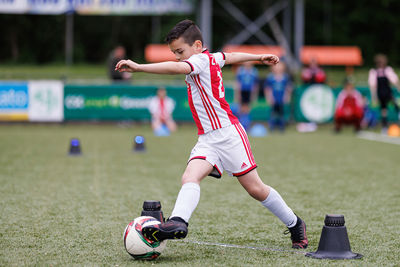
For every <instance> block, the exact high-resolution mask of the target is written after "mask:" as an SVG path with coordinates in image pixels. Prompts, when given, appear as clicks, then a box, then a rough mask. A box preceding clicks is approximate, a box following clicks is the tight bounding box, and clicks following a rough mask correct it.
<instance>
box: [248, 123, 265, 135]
mask: <svg viewBox="0 0 400 267" xmlns="http://www.w3.org/2000/svg"><path fill="white" fill-rule="evenodd" d="M249 134H250V136H253V137H263V136H266V135H267V134H268V130H267V127H265V126H264V125H263V124H261V123H257V124H254V125H253V126H252V127H251V128H250V131H249Z"/></svg>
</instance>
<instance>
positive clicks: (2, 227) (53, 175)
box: [0, 124, 400, 266]
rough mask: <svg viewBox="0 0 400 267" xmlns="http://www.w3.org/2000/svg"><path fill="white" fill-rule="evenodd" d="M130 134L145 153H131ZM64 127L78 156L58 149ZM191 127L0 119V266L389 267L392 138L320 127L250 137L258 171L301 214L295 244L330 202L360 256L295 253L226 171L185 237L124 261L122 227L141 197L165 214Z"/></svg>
mask: <svg viewBox="0 0 400 267" xmlns="http://www.w3.org/2000/svg"><path fill="white" fill-rule="evenodd" d="M138 134H143V135H144V136H145V137H146V138H147V139H146V141H147V152H146V153H133V152H132V141H133V138H134V136H135V135H138ZM72 137H78V138H79V139H80V140H81V144H82V150H83V155H82V156H79V157H70V156H67V150H68V144H69V140H70V138H72ZM196 138H197V137H196V130H195V129H194V126H193V125H191V124H189V125H183V126H181V127H180V129H179V131H178V132H177V133H176V134H174V135H172V136H170V137H155V136H153V135H152V133H151V129H150V128H149V126H148V125H125V126H121V125H120V126H119V125H117V124H102V125H96V124H89V125H87V124H79V125H72V124H63V125H40V124H0V201H1V211H0V215H1V224H0V237H1V238H0V266H25V265H36V266H73V265H75V266H150V265H157V266H338V265H339V266H343V265H346V266H396V265H397V266H398V264H399V262H400V241H399V236H400V225H399V217H400V207H399V203H400V193H399V189H400V187H399V177H400V176H399V173H400V168H399V160H400V152H399V151H400V149H399V148H400V147H399V146H398V145H393V144H385V143H379V142H372V141H367V140H362V139H358V138H356V137H355V135H354V134H353V133H352V132H351V130H350V129H348V130H345V131H344V132H343V133H342V134H340V135H334V134H332V131H331V127H329V126H325V127H322V128H321V129H319V130H318V131H317V132H315V133H310V134H299V133H297V132H295V131H294V129H289V131H288V132H286V133H285V134H283V135H281V134H275V133H274V134H270V135H269V136H268V137H265V138H250V142H251V144H252V148H253V152H254V155H255V158H256V161H257V163H258V165H259V167H258V172H259V174H260V175H261V177H262V179H263V180H264V182H265V183H267V184H270V185H272V186H273V187H274V188H275V189H277V190H278V191H279V192H280V193H281V195H282V196H283V197H284V199H285V200H286V202H287V203H288V204H289V206H290V207H292V208H293V210H294V211H295V212H296V213H297V214H298V215H299V216H301V217H302V218H304V219H305V221H306V223H307V226H308V237H309V240H310V245H309V248H308V249H307V250H306V251H315V250H316V249H317V247H318V242H319V238H320V233H321V229H322V226H323V221H324V217H325V214H328V213H338V214H343V215H344V216H345V220H346V226H347V231H348V233H349V239H350V243H351V246H352V250H353V251H354V252H358V253H361V254H363V255H364V258H363V259H361V260H346V261H334V260H316V259H310V258H307V257H304V254H302V253H295V252H297V251H294V250H292V249H291V248H290V238H289V236H286V235H283V232H284V231H285V227H284V225H283V224H281V223H280V221H279V220H278V219H277V218H275V217H274V216H273V215H272V214H270V213H269V212H268V211H267V210H266V209H265V208H263V207H262V205H261V204H260V203H258V202H257V201H255V200H253V199H251V198H250V197H249V196H248V195H247V193H246V192H245V191H244V190H243V189H242V188H241V187H240V185H239V183H238V182H237V181H236V180H235V178H231V177H229V176H227V175H226V174H225V175H224V176H223V178H222V179H221V180H217V179H214V178H211V177H210V178H207V179H205V180H204V181H203V182H202V185H201V186H202V187H201V188H202V192H201V200H200V204H199V206H198V207H197V210H196V211H195V213H194V214H193V216H192V218H191V221H190V228H189V235H188V237H187V238H186V239H185V240H186V242H183V241H170V242H169V243H168V244H167V248H166V250H165V251H164V252H163V254H162V255H161V256H160V258H158V259H157V260H156V261H153V262H143V261H135V260H134V259H133V258H131V257H130V256H129V255H128V254H127V253H126V251H125V250H124V247H123V241H122V233H123V231H124V228H125V226H126V225H127V224H128V223H129V222H130V221H131V220H132V219H134V218H135V217H138V216H139V215H140V212H141V209H142V204H143V201H144V200H148V199H157V200H160V201H161V203H162V206H163V211H164V214H165V215H166V216H168V215H169V214H170V212H171V210H172V208H173V205H174V202H175V198H176V196H177V193H178V191H179V189H180V177H181V174H182V172H183V170H184V168H185V162H186V160H187V157H188V156H189V153H190V150H191V148H192V147H193V145H194V144H195V142H196ZM195 241H201V242H210V243H225V244H233V245H241V246H254V247H263V248H270V249H271V250H254V249H246V248H228V247H218V246H211V245H205V244H195V243H194V242H195ZM274 249H276V250H277V251H274Z"/></svg>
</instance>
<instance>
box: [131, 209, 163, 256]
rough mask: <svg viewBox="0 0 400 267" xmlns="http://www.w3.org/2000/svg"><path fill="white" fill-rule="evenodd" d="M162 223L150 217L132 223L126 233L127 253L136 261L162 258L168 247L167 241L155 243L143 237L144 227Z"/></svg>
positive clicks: (143, 217)
mask: <svg viewBox="0 0 400 267" xmlns="http://www.w3.org/2000/svg"><path fill="white" fill-rule="evenodd" d="M160 223H161V222H160V221H158V220H156V219H155V218H153V217H150V216H141V217H138V218H136V219H135V220H133V221H131V222H130V223H129V224H128V226H126V228H125V231H124V245H125V249H126V251H127V252H128V253H129V255H131V256H132V257H134V258H135V259H142V260H154V259H155V258H157V257H158V256H160V254H161V252H162V251H163V250H164V248H165V246H166V245H167V241H166V240H164V241H162V242H153V241H150V240H148V239H147V238H145V237H144V236H143V235H142V228H143V226H144V225H154V224H160Z"/></svg>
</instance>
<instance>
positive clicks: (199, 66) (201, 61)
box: [184, 54, 209, 74]
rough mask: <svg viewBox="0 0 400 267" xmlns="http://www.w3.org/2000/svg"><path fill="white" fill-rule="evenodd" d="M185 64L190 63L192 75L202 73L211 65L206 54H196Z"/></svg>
mask: <svg viewBox="0 0 400 267" xmlns="http://www.w3.org/2000/svg"><path fill="white" fill-rule="evenodd" d="M184 62H186V63H188V64H189V65H190V68H191V70H192V71H191V72H190V74H199V73H200V72H202V71H203V70H204V69H205V68H206V67H207V66H208V64H209V60H208V57H207V56H206V55H204V54H195V55H193V56H191V57H190V58H189V59H187V60H185V61H184Z"/></svg>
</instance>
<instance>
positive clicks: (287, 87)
mask: <svg viewBox="0 0 400 267" xmlns="http://www.w3.org/2000/svg"><path fill="white" fill-rule="evenodd" d="M285 69H286V66H285V64H284V63H283V62H280V63H279V64H276V65H274V66H271V73H270V74H268V76H267V78H266V79H265V83H264V95H265V98H266V101H267V102H268V104H269V105H270V107H271V115H270V120H269V127H270V130H271V131H273V130H274V129H275V128H276V127H279V129H280V131H284V130H285V112H284V111H285V104H287V103H290V98H291V95H292V82H291V80H290V76H289V74H288V73H286V71H285Z"/></svg>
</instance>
